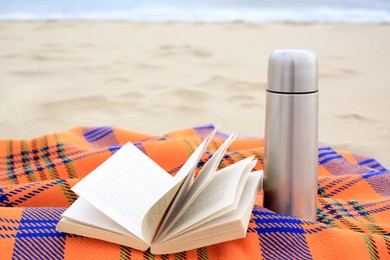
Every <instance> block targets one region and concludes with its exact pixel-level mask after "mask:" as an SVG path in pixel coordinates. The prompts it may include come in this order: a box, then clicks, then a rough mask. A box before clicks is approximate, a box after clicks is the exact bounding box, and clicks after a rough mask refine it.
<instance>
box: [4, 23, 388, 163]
mask: <svg viewBox="0 0 390 260" xmlns="http://www.w3.org/2000/svg"><path fill="white" fill-rule="evenodd" d="M389 46H390V24H332V23H331V24H321V23H318V24H308V23H302V24H288V23H280V24H271V23H265V24H247V23H146V22H124V21H123V22H122V21H117V22H113V21H112V22H108V21H2V22H0V138H1V139H8V138H22V139H28V138H33V137H36V136H39V135H42V134H45V133H51V132H57V131H64V130H66V129H68V128H71V127H74V126H79V125H81V126H101V125H110V126H114V127H120V128H125V129H129V130H135V131H141V132H146V133H150V134H164V133H166V132H168V131H170V130H174V129H180V128H187V127H191V126H197V125H203V124H208V123H214V124H222V131H224V132H232V131H234V132H236V133H238V134H239V135H240V136H256V137H262V136H263V134H264V115H265V89H266V79H267V62H268V55H269V54H270V52H271V51H272V50H274V49H277V48H311V49H313V50H315V51H316V52H317V54H318V59H319V72H320V74H319V75H320V79H319V87H320V133H319V140H320V143H321V144H324V145H329V146H332V147H334V148H337V149H341V150H347V151H350V152H354V153H358V154H364V155H368V156H372V157H374V158H376V159H378V160H379V162H380V163H382V164H383V165H385V166H387V167H389V166H390V73H389V68H390V49H389Z"/></svg>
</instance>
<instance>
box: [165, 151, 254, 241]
mask: <svg viewBox="0 0 390 260" xmlns="http://www.w3.org/2000/svg"><path fill="white" fill-rule="evenodd" d="M253 158H254V156H251V157H249V158H246V159H244V160H242V161H239V162H237V163H235V164H233V165H230V166H228V167H226V168H224V169H222V170H220V171H218V172H216V173H215V176H214V178H213V180H212V181H211V182H210V183H209V185H207V187H206V188H205V189H204V190H203V191H202V192H201V194H200V195H199V196H198V197H197V198H196V199H195V201H194V202H193V203H192V204H191V206H190V207H189V208H188V209H187V210H186V211H185V212H184V214H183V215H182V216H181V217H180V219H179V220H178V221H177V222H176V224H175V225H174V226H173V227H172V229H171V230H170V231H169V232H168V234H167V235H166V237H164V238H163V240H166V239H169V238H170V237H173V236H177V235H178V234H180V233H183V232H186V231H187V230H189V229H193V228H195V227H197V226H199V225H201V224H203V223H205V222H207V221H209V220H211V219H213V218H217V217H218V216H220V215H223V214H226V213H228V212H230V211H232V210H235V209H236V208H237V206H238V201H239V199H240V197H241V194H242V191H243V188H244V185H245V183H246V180H247V178H248V176H249V174H250V172H251V170H252V169H253V167H254V166H255V165H256V162H257V160H255V161H252V159H253Z"/></svg>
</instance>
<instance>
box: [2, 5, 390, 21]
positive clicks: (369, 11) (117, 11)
mask: <svg viewBox="0 0 390 260" xmlns="http://www.w3.org/2000/svg"><path fill="white" fill-rule="evenodd" d="M0 19H1V20H31V19H32V20H53V19H54V20H56V19H81V20H131V21H163V22H165V21H167V22H170V21H172V22H173V21H180V22H232V21H242V22H349V23H389V22H390V0H209V1H207V0H196V1H194V0H0Z"/></svg>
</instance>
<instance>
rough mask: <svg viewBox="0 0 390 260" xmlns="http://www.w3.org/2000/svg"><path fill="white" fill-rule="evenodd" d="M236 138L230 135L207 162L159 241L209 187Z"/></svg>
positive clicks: (174, 211) (174, 212)
mask: <svg viewBox="0 0 390 260" xmlns="http://www.w3.org/2000/svg"><path fill="white" fill-rule="evenodd" d="M235 138H236V136H235V135H230V136H229V137H228V138H227V139H226V140H225V142H224V143H223V144H222V145H221V146H220V147H219V148H218V150H217V151H216V152H215V153H214V155H213V156H212V157H211V158H210V159H209V160H208V161H207V163H206V164H205V165H204V166H203V168H202V169H201V171H200V172H199V174H198V176H197V178H196V179H195V181H194V183H193V185H192V186H191V187H190V188H189V190H188V192H187V194H185V197H184V198H183V199H182V201H180V203H177V204H176V205H177V206H176V205H175V206H176V207H174V209H173V210H172V212H171V214H170V216H169V218H168V219H166V221H165V225H164V226H163V228H162V230H161V233H160V234H159V239H160V238H163V237H164V236H165V235H166V234H167V232H168V231H169V229H171V227H172V226H173V225H174V224H175V223H176V221H177V220H178V219H179V218H180V216H181V215H182V214H183V213H184V211H185V210H186V209H187V208H188V207H189V206H190V205H191V203H192V202H193V201H194V200H195V199H196V197H197V196H198V195H199V194H200V192H201V191H202V190H203V189H204V188H205V187H206V186H207V184H208V183H209V182H210V181H211V180H212V177H213V175H214V173H215V170H216V168H217V167H218V165H219V163H220V161H221V159H222V157H223V155H224V154H225V152H226V150H227V148H228V147H229V145H230V144H231V143H232V142H233V141H234V139H235Z"/></svg>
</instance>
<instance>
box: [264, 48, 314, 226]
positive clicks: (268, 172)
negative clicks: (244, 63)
mask: <svg viewBox="0 0 390 260" xmlns="http://www.w3.org/2000/svg"><path fill="white" fill-rule="evenodd" d="M266 95H267V96H266V123H265V154H264V206H265V207H266V208H268V209H270V210H272V211H275V212H277V213H282V214H288V215H294V216H297V217H300V218H305V219H308V220H316V215H317V181H318V180H317V179H318V177H317V176H318V173H317V172H318V65H317V57H316V54H315V52H314V51H312V50H305V49H302V50H300V49H281V50H275V51H274V52H273V53H272V54H271V55H270V57H269V62H268V87H267V94H266Z"/></svg>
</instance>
